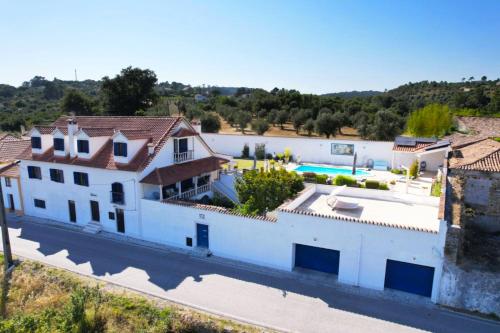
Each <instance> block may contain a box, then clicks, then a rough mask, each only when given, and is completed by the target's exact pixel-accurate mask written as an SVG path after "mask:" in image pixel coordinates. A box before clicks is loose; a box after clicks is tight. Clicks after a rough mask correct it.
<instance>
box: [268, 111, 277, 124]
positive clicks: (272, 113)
mask: <svg viewBox="0 0 500 333" xmlns="http://www.w3.org/2000/svg"><path fill="white" fill-rule="evenodd" d="M276 118H278V110H276V109H272V110H271V111H269V113H268V114H267V121H268V122H269V123H271V124H273V126H275V125H276Z"/></svg>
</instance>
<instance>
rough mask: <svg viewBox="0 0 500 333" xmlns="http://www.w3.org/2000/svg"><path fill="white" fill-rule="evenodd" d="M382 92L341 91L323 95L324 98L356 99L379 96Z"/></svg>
mask: <svg viewBox="0 0 500 333" xmlns="http://www.w3.org/2000/svg"><path fill="white" fill-rule="evenodd" d="M381 94H383V92H381V91H376V90H362V91H357V90H353V91H341V92H336V93H328V94H323V95H321V96H326V97H342V98H356V97H371V96H377V95H381Z"/></svg>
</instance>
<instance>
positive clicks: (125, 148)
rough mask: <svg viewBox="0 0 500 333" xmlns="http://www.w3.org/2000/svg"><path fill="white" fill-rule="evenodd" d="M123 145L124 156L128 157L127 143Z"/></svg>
mask: <svg viewBox="0 0 500 333" xmlns="http://www.w3.org/2000/svg"><path fill="white" fill-rule="evenodd" d="M122 145H123V156H124V157H127V144H126V143H123V144H122Z"/></svg>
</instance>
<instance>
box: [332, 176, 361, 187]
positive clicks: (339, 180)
mask: <svg viewBox="0 0 500 333" xmlns="http://www.w3.org/2000/svg"><path fill="white" fill-rule="evenodd" d="M334 184H335V185H337V186H344V185H347V186H350V187H355V186H356V185H357V181H356V179H355V178H354V177H351V176H344V175H338V176H337V177H335V180H334Z"/></svg>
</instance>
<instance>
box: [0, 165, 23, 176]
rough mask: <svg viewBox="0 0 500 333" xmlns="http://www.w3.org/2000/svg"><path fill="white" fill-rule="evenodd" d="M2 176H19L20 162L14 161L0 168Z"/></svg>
mask: <svg viewBox="0 0 500 333" xmlns="http://www.w3.org/2000/svg"><path fill="white" fill-rule="evenodd" d="M0 177H10V178H19V164H17V163H12V164H10V165H8V166H6V167H3V168H1V169H0Z"/></svg>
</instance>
